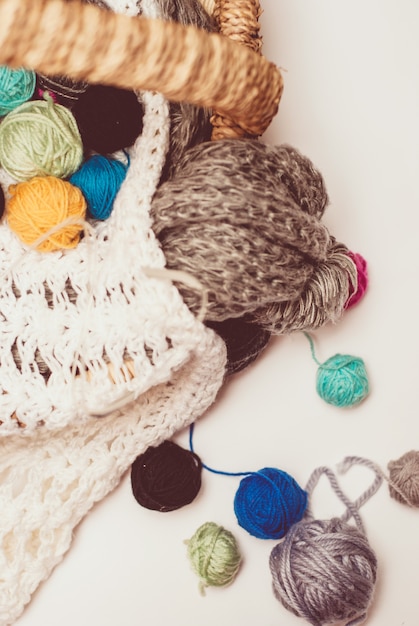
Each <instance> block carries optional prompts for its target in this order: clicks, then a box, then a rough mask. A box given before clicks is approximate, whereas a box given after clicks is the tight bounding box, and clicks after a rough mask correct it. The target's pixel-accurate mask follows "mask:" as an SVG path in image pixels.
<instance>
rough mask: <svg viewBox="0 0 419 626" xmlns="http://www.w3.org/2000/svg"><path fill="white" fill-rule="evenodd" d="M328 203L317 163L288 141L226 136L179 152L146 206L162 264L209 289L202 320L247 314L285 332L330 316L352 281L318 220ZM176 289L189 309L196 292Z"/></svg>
mask: <svg viewBox="0 0 419 626" xmlns="http://www.w3.org/2000/svg"><path fill="white" fill-rule="evenodd" d="M326 204H327V194H326V190H325V186H324V183H323V179H322V177H321V175H320V173H319V172H318V171H317V170H316V169H315V168H314V166H313V164H312V163H311V162H310V161H309V160H308V159H307V158H306V157H304V156H303V155H301V154H300V153H299V152H298V151H297V150H295V149H294V148H291V147H289V146H279V147H272V146H268V145H266V144H264V143H262V142H259V141H258V140H253V139H240V140H237V139H234V140H232V139H226V140H222V141H217V142H207V143H204V144H201V145H199V146H196V147H194V148H191V149H190V150H188V151H187V152H186V153H185V154H184V156H183V158H182V159H181V160H180V162H179V163H178V166H177V168H176V171H175V174H174V176H173V177H172V179H171V180H169V181H167V182H166V183H165V184H163V185H162V186H161V187H160V188H159V189H158V190H157V192H156V194H155V197H154V199H153V202H152V210H151V215H152V219H153V229H154V231H155V233H156V235H157V237H158V238H159V240H160V242H161V245H162V248H163V251H164V254H165V257H166V260H167V265H168V267H170V268H175V269H181V270H184V271H186V272H188V273H190V274H192V275H195V276H196V278H198V280H200V281H201V283H202V284H203V285H204V287H205V288H206V289H207V290H208V299H209V304H208V309H207V320H210V321H222V320H224V319H227V318H232V317H241V316H246V319H248V320H249V321H254V322H256V323H258V324H260V325H261V326H263V327H264V328H265V329H266V330H268V331H269V332H272V333H287V332H291V331H295V330H310V329H315V328H317V327H319V326H322V325H323V324H325V323H326V322H328V321H330V320H336V319H338V318H339V317H340V315H341V313H342V312H343V309H344V305H345V303H346V301H347V298H348V294H349V290H350V284H351V283H352V284H356V282H357V279H356V268H355V265H354V263H353V261H352V260H351V259H350V257H349V256H348V252H349V251H348V249H347V248H346V246H344V245H343V244H341V243H338V242H336V241H335V239H334V237H332V236H331V235H330V234H329V232H328V230H327V228H326V227H325V226H324V224H322V223H321V221H320V218H321V216H322V215H323V212H324V210H325V207H326ZM180 290H181V292H182V295H183V297H184V299H185V301H186V303H187V304H188V305H189V306H190V308H191V309H192V310H193V311H195V312H196V311H197V310H198V307H199V298H198V296H197V294H194V293H192V292H191V291H189V290H188V289H184V288H182V287H180Z"/></svg>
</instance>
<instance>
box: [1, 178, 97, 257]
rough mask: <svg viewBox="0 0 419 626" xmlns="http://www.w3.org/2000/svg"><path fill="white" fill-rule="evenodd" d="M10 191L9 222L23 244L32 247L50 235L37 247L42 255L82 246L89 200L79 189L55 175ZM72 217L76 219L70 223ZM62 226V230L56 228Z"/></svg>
mask: <svg viewBox="0 0 419 626" xmlns="http://www.w3.org/2000/svg"><path fill="white" fill-rule="evenodd" d="M9 192H10V194H11V197H10V199H9V201H8V203H7V221H8V223H9V226H10V228H11V229H12V230H13V231H14V232H15V233H16V234H17V235H18V236H19V237H20V239H21V240H22V241H23V243H25V244H28V245H32V244H34V243H35V242H36V241H37V240H38V239H39V238H40V237H42V236H46V239H45V240H44V241H42V242H41V243H40V244H39V245H38V246H37V247H36V249H37V250H40V251H42V252H50V251H51V250H59V249H61V248H74V247H75V246H76V245H77V244H78V242H79V241H80V233H81V231H82V230H83V221H84V219H85V215H86V200H85V199H84V196H83V194H82V193H81V191H80V190H79V189H78V188H77V187H75V186H74V185H72V184H71V183H69V182H67V181H64V180H62V179H60V178H55V177H54V176H35V177H34V178H31V179H30V180H28V181H25V182H23V183H18V184H17V185H11V186H10V187H9ZM68 218H74V223H68V222H67V223H66V220H68ZM60 224H63V226H62V228H57V229H55V227H59V225H60ZM49 231H51V233H50V232H49Z"/></svg>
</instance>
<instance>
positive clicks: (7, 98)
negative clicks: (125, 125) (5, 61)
mask: <svg viewBox="0 0 419 626" xmlns="http://www.w3.org/2000/svg"><path fill="white" fill-rule="evenodd" d="M35 84H36V74H35V72H33V71H32V70H25V69H23V68H22V69H20V68H19V69H12V68H10V67H7V66H5V65H2V66H0V116H3V115H7V113H9V112H10V111H13V109H15V108H16V107H18V106H19V105H20V104H23V103H24V102H26V101H27V100H29V99H30V98H31V97H32V95H33V93H34V91H35Z"/></svg>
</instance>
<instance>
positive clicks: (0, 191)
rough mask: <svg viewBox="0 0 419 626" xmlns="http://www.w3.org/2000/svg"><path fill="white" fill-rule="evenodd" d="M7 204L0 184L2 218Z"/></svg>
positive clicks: (0, 212) (0, 211)
mask: <svg viewBox="0 0 419 626" xmlns="http://www.w3.org/2000/svg"><path fill="white" fill-rule="evenodd" d="M5 205H6V201H5V199H4V192H3V189H2V187H1V185H0V219H1V218H2V217H3V213H4V207H5Z"/></svg>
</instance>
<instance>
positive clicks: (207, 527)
mask: <svg viewBox="0 0 419 626" xmlns="http://www.w3.org/2000/svg"><path fill="white" fill-rule="evenodd" d="M186 543H187V545H188V557H189V560H190V562H191V564H192V567H193V569H194V570H195V572H196V574H197V575H198V576H199V578H200V581H201V582H200V588H201V592H202V593H204V590H205V587H224V586H226V585H229V584H230V583H232V582H233V580H234V579H235V577H236V575H237V572H238V571H239V568H240V565H241V561H242V557H241V554H240V551H239V548H238V545H237V541H236V539H235V537H234V535H233V534H232V533H231V532H230V531H229V530H226V529H225V528H223V527H222V526H219V525H218V524H215V523H214V522H206V523H205V524H202V526H200V527H199V528H198V530H197V531H196V532H195V534H194V535H193V537H192V538H191V539H189V541H187V542H186Z"/></svg>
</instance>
